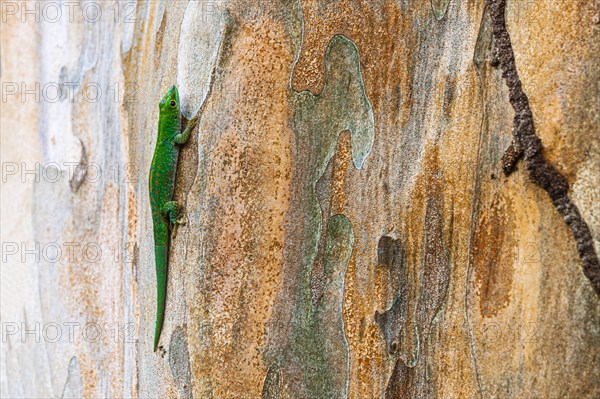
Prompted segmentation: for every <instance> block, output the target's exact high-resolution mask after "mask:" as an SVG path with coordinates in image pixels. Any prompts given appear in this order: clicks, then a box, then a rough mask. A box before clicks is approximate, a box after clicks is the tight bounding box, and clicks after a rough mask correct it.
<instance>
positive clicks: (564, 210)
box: [487, 0, 600, 295]
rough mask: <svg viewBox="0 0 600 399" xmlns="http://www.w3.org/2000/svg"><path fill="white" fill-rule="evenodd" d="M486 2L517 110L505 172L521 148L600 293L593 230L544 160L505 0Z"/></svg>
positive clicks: (564, 182) (533, 178)
mask: <svg viewBox="0 0 600 399" xmlns="http://www.w3.org/2000/svg"><path fill="white" fill-rule="evenodd" d="M487 4H488V7H489V12H490V18H491V20H492V32H493V34H494V41H495V43H494V44H495V46H496V47H495V48H496V54H498V60H499V62H500V67H501V69H502V77H503V78H504V79H505V81H506V84H507V86H508V90H509V101H510V104H511V105H512V107H513V109H514V111H515V116H514V123H513V140H514V143H515V144H513V146H511V147H512V148H513V149H512V150H511V152H512V153H513V155H509V156H508V157H507V161H508V162H506V163H505V165H504V169H505V172H506V173H508V174H510V172H511V171H512V169H513V168H514V164H515V163H516V161H515V160H514V159H516V158H515V157H518V156H520V155H521V149H522V155H523V157H524V160H525V166H526V168H527V172H528V174H529V178H530V180H531V181H532V182H533V183H534V184H536V185H538V186H540V187H541V188H543V189H544V190H545V191H546V192H547V193H548V195H549V196H550V199H551V200H552V203H553V204H554V206H555V207H556V209H557V210H558V212H559V213H560V214H561V215H562V217H563V219H564V221H565V223H567V226H569V229H570V230H571V233H572V234H573V237H574V238H575V244H576V246H577V252H578V253H579V257H580V258H581V261H582V263H583V273H584V274H585V276H586V277H587V278H588V279H589V280H590V282H591V283H592V287H593V288H594V290H595V291H596V294H598V295H600V261H599V260H598V256H597V254H596V250H595V249H594V241H593V238H592V235H591V232H590V229H589V227H588V225H587V223H586V222H585V220H584V219H583V217H582V216H581V214H580V213H579V209H577V206H576V205H575V204H574V203H573V202H572V201H571V198H569V195H568V192H569V184H568V182H567V180H566V179H565V178H564V177H563V175H562V174H561V173H560V172H559V171H558V170H557V169H556V168H555V167H554V166H553V165H552V164H550V163H549V162H548V161H546V160H545V159H544V156H543V154H542V150H543V146H542V142H541V140H540V139H539V137H537V135H536V133H535V128H534V125H533V114H532V112H531V108H530V107H529V99H528V98H527V95H526V94H525V92H524V91H523V89H522V87H521V80H520V79H519V75H518V73H517V66H516V62H515V55H514V52H513V49H512V44H511V41H510V35H509V34H508V30H507V29H506V16H505V7H506V0H488V1H487ZM515 148H516V149H515Z"/></svg>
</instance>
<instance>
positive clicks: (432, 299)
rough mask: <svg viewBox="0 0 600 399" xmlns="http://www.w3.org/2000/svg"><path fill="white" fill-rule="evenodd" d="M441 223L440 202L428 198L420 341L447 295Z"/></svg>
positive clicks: (447, 268)
mask: <svg viewBox="0 0 600 399" xmlns="http://www.w3.org/2000/svg"><path fill="white" fill-rule="evenodd" d="M443 239H444V231H443V220H442V212H441V206H440V200H439V199H438V198H437V197H430V198H429V200H428V201H427V210H426V213H425V241H424V242H425V254H424V255H425V256H424V257H423V262H424V264H423V269H424V271H423V278H422V282H421V293H420V296H419V304H418V307H417V318H418V323H419V333H420V337H421V341H424V337H426V336H428V335H429V328H430V326H431V323H432V321H433V319H434V318H435V316H436V315H437V313H438V311H439V309H440V307H441V306H442V303H443V302H444V300H445V298H446V295H447V293H448V285H449V283H450V257H449V255H448V253H447V251H446V248H445V247H444V242H443Z"/></svg>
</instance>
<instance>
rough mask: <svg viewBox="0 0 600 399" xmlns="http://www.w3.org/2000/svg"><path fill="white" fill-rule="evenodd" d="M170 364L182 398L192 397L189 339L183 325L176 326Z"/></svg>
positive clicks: (171, 345) (170, 350)
mask: <svg viewBox="0 0 600 399" xmlns="http://www.w3.org/2000/svg"><path fill="white" fill-rule="evenodd" d="M169 366H170V367H171V375H172V376H173V379H174V380H175V383H176V384H177V388H178V389H179V397H180V398H184V399H187V398H192V397H193V396H192V373H191V371H190V356H189V354H188V347H187V339H186V337H185V333H184V331H183V329H182V328H181V327H179V326H178V327H177V328H175V331H173V334H172V335H171V343H170V344H169Z"/></svg>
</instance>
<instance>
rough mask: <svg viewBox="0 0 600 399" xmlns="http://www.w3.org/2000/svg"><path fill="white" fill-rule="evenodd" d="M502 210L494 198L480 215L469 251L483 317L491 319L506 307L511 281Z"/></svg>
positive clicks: (504, 217) (511, 273) (509, 255)
mask: <svg viewBox="0 0 600 399" xmlns="http://www.w3.org/2000/svg"><path fill="white" fill-rule="evenodd" d="M503 208H505V206H504V204H503V203H502V202H501V201H500V200H499V199H498V198H497V197H496V198H495V199H494V201H493V202H492V205H491V207H490V209H488V210H485V211H483V212H482V216H481V218H480V220H479V222H478V224H477V228H476V231H475V239H474V242H473V247H472V250H471V256H472V257H473V264H474V266H475V276H476V281H477V286H478V288H479V296H480V302H479V308H480V313H481V315H482V316H483V317H493V316H495V315H497V314H498V311H500V310H501V309H503V308H505V307H506V306H507V305H508V302H509V293H510V289H511V286H512V281H513V267H512V265H513V258H512V256H511V251H507V248H508V243H507V242H506V241H507V237H505V233H506V232H507V231H510V230H509V228H508V225H507V220H506V212H505V211H504V209H503Z"/></svg>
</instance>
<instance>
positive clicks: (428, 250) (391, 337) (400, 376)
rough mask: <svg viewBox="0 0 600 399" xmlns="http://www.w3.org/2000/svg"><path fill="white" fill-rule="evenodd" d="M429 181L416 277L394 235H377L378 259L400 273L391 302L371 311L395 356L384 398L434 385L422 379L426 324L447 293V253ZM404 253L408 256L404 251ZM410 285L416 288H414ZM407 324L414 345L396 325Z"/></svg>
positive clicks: (424, 391)
mask: <svg viewBox="0 0 600 399" xmlns="http://www.w3.org/2000/svg"><path fill="white" fill-rule="evenodd" d="M437 173H438V172H434V176H437ZM432 186H433V187H431V190H432V193H431V194H430V196H429V197H428V199H427V204H426V209H425V215H424V219H425V220H424V222H423V225H424V230H423V243H424V247H423V250H422V251H423V252H422V254H421V257H420V258H421V266H420V269H421V270H422V275H421V277H420V278H418V280H417V281H415V277H414V276H412V275H409V274H408V273H406V272H405V271H404V270H405V269H407V268H406V267H405V265H404V264H403V262H402V259H403V256H402V255H401V254H402V250H401V246H400V243H399V242H398V240H393V239H391V238H390V237H382V238H381V239H380V240H379V248H378V258H379V264H380V265H381V266H384V267H390V266H389V265H391V266H392V269H393V270H394V269H395V271H396V273H398V274H399V276H400V277H399V284H398V287H399V288H398V290H399V294H398V295H397V296H396V298H395V299H394V303H393V305H392V306H391V308H390V309H389V310H387V311H386V312H384V313H378V312H376V313H375V321H376V322H377V324H378V325H379V328H380V329H381V331H382V332H383V334H384V336H385V339H386V344H387V348H388V352H389V353H390V354H391V355H394V359H395V360H396V363H395V366H394V371H393V373H392V375H391V376H390V379H389V380H388V385H387V389H386V398H402V397H410V398H428V397H434V396H435V392H434V391H433V390H434V389H435V388H434V387H433V386H430V385H429V384H428V380H429V378H431V377H430V376H429V374H428V366H427V359H428V356H427V354H428V351H429V348H428V346H429V335H430V330H431V325H432V323H433V321H434V319H435V317H436V316H437V314H438V313H439V312H440V309H441V307H442V305H443V303H444V301H445V300H446V297H447V295H448V288H449V283H450V254H449V253H448V250H447V248H446V246H445V244H444V230H443V226H444V220H443V212H442V200H441V198H440V194H439V190H440V182H439V181H438V179H437V177H434V178H433V184H432ZM406 258H407V259H408V260H410V259H411V257H410V256H407V257H406ZM417 287H418V288H417ZM416 289H418V290H419V291H418V292H416V293H415V292H414V290H416ZM411 292H412V295H411ZM415 299H416V301H417V303H416V311H415V313H414V314H411V313H410V312H408V310H409V309H414V308H415V307H413V306H411V301H414V300H415ZM413 326H414V328H415V330H414V331H415V332H416V342H417V343H416V345H415V348H410V343H408V342H406V341H405V338H406V334H405V333H403V332H402V329H403V328H404V329H405V330H407V331H408V332H409V333H412V329H413ZM407 355H408V356H407Z"/></svg>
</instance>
